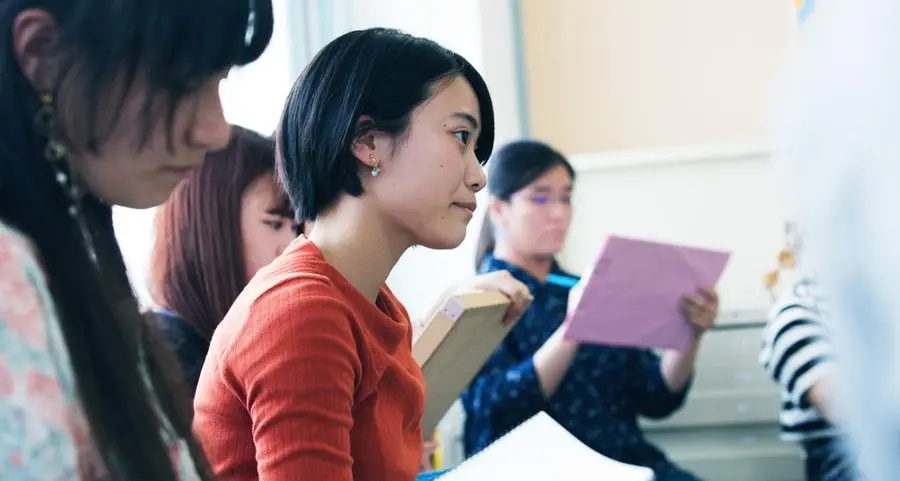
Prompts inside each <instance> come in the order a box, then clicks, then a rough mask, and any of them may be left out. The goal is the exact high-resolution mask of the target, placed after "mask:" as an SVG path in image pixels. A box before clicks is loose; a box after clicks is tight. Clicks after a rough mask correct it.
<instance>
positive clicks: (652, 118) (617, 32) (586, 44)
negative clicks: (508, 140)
mask: <svg viewBox="0 0 900 481" xmlns="http://www.w3.org/2000/svg"><path fill="white" fill-rule="evenodd" d="M520 5H521V10H522V29H523V36H524V58H525V64H526V68H527V76H526V79H525V84H526V85H527V91H528V104H529V105H528V107H529V110H530V114H529V119H530V123H531V134H532V136H534V137H536V138H540V139H545V140H548V141H549V142H551V143H552V144H554V145H555V146H556V147H558V148H560V149H562V151H563V152H566V153H569V154H573V153H581V152H597V151H603V150H610V149H630V148H641V147H650V146H657V145H682V144H707V143H716V142H751V143H753V142H759V141H761V140H763V139H764V138H765V137H766V123H765V121H766V120H767V118H768V115H769V113H768V104H769V102H768V97H769V92H770V83H771V82H772V80H773V79H774V78H775V75H776V72H777V69H778V68H780V66H781V61H782V57H783V55H784V53H785V52H786V50H787V48H788V47H789V46H790V45H792V42H793V39H794V34H795V29H796V26H795V25H796V12H795V11H794V9H793V8H792V7H793V6H792V5H791V2H783V1H782V2H777V1H776V2H773V1H738V2H736V1H730V2H723V1H721V0H680V1H676V2H672V1H664V0H643V1H621V0H564V1H556V2H553V1H548V0H520Z"/></svg>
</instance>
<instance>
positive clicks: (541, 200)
mask: <svg viewBox="0 0 900 481" xmlns="http://www.w3.org/2000/svg"><path fill="white" fill-rule="evenodd" d="M549 200H550V199H549V198H548V197H547V196H546V195H535V196H533V197H532V198H531V201H532V202H534V203H535V204H537V205H544V204H546V203H547V201H549Z"/></svg>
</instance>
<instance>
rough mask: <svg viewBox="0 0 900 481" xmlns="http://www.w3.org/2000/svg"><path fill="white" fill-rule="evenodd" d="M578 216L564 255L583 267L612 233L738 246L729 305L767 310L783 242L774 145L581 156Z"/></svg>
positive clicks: (725, 296)
mask: <svg viewBox="0 0 900 481" xmlns="http://www.w3.org/2000/svg"><path fill="white" fill-rule="evenodd" d="M572 161H573V163H574V165H575V167H576V169H577V170H578V173H579V178H578V181H577V183H576V188H575V198H574V203H575V217H574V221H573V223H572V230H571V233H570V235H569V239H568V241H567V243H566V248H565V250H564V252H563V255H562V256H561V262H562V263H563V264H564V265H565V266H567V267H569V268H570V269H574V270H576V272H581V270H582V269H583V268H584V267H586V266H587V265H588V264H589V263H590V262H591V261H592V259H593V258H594V256H595V255H596V254H597V249H598V245H599V243H600V242H601V241H602V239H603V237H604V236H605V235H608V234H619V235H629V236H636V237H642V238H649V239H656V240H660V241H666V242H677V243H684V244H688V245H696V246H700V247H711V248H719V249H725V250H729V251H731V252H732V253H733V255H732V257H731V259H730V261H729V264H728V267H727V268H726V270H725V273H724V275H723V278H722V280H721V282H720V284H719V291H720V295H721V302H722V306H723V309H724V310H727V311H759V310H764V309H767V307H768V305H769V303H770V298H769V294H768V292H767V291H766V289H765V288H764V286H763V275H764V274H765V272H766V271H768V270H770V269H771V268H773V267H774V266H775V263H776V256H777V254H778V251H779V250H780V249H781V247H782V246H783V242H784V241H783V224H782V219H783V217H784V216H783V209H782V206H781V204H782V203H781V195H780V192H779V190H778V185H777V183H776V182H775V173H774V170H773V166H772V163H771V159H770V155H769V152H768V151H767V150H765V149H764V148H762V147H758V146H740V145H719V146H682V147H667V148H657V149H643V150H633V151H621V152H609V153H601V154H587V155H576V156H573V157H572Z"/></svg>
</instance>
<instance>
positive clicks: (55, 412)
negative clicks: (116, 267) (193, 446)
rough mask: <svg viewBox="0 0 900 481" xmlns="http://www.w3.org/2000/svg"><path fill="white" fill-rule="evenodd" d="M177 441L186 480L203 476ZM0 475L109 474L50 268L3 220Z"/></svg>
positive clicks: (41, 480)
mask: <svg viewBox="0 0 900 481" xmlns="http://www.w3.org/2000/svg"><path fill="white" fill-rule="evenodd" d="M170 439H172V438H171V436H170ZM171 445H172V455H173V463H174V464H173V465H174V466H176V469H177V472H178V473H179V479H180V480H182V481H187V480H196V479H199V478H198V476H197V473H196V470H195V468H194V465H193V463H192V461H191V458H190V455H189V453H188V451H187V448H186V446H184V445H183V443H182V442H178V441H176V440H174V439H172V442H171ZM0 478H2V479H3V480H4V481H98V480H108V479H109V478H108V476H106V474H105V469H104V467H103V466H102V463H101V462H100V458H99V456H97V455H96V451H95V449H94V448H93V445H92V442H91V441H90V432H89V429H88V426H87V423H86V420H85V416H84V412H83V411H82V409H81V406H80V404H79V402H78V395H77V392H76V390H75V380H74V377H73V374H72V369H71V367H70V362H69V356H68V352H67V350H66V346H65V343H64V341H63V337H62V331H61V329H60V325H59V318H58V316H57V313H56V309H55V307H54V305H53V301H52V299H51V297H50V293H49V290H48V287H47V282H46V279H45V277H44V273H43V272H42V270H41V268H40V265H39V264H38V262H37V258H36V256H35V254H34V252H33V251H32V250H31V248H30V245H29V242H28V240H27V238H25V237H24V236H22V235H21V234H19V233H18V232H16V231H14V230H13V229H11V228H10V227H9V226H7V225H6V224H4V223H2V222H0Z"/></svg>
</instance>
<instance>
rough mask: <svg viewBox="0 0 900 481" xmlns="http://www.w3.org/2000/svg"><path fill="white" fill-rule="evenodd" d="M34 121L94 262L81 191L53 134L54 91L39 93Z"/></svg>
mask: <svg viewBox="0 0 900 481" xmlns="http://www.w3.org/2000/svg"><path fill="white" fill-rule="evenodd" d="M35 124H36V128H37V130H38V133H40V134H42V135H43V136H44V137H46V138H47V143H46V145H44V152H43V153H44V160H46V161H47V163H48V164H50V168H51V169H52V170H53V175H54V178H55V180H56V183H57V184H59V186H60V188H61V189H62V191H63V194H64V195H65V196H66V200H68V203H69V207H68V209H67V211H68V213H69V216H70V217H72V219H73V220H74V221H75V223H76V224H77V225H78V229H79V230H80V231H81V235H82V237H83V238H84V245H85V248H86V249H87V252H88V256H89V257H90V258H91V260H92V261H93V262H94V264H95V265H97V252H96V249H95V248H94V239H93V236H92V235H91V231H90V229H89V228H88V224H87V220H86V219H85V218H84V215H83V212H82V209H81V201H82V198H83V197H84V190H83V189H82V188H81V185H80V184H79V182H78V181H77V179H75V178H74V176H73V175H71V173H70V172H69V169H68V166H67V165H66V162H65V158H66V156H68V154H69V149H68V148H66V146H65V144H64V143H62V142H61V141H60V140H59V139H58V138H57V136H56V107H55V105H54V103H53V94H50V93H43V94H41V108H40V109H39V110H38V113H37V115H36V116H35Z"/></svg>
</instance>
